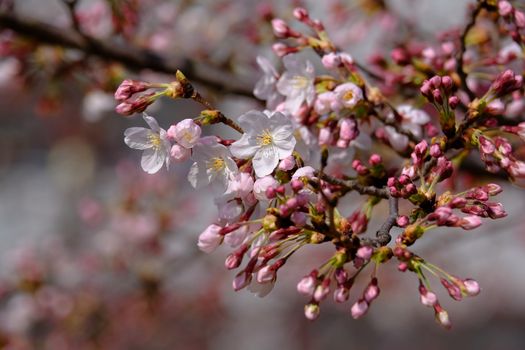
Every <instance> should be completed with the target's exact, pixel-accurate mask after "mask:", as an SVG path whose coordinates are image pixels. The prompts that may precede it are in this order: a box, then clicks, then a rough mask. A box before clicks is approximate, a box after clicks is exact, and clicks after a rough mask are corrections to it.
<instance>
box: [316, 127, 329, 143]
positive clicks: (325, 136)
mask: <svg viewBox="0 0 525 350" xmlns="http://www.w3.org/2000/svg"><path fill="white" fill-rule="evenodd" d="M318 140H319V145H320V146H328V145H330V144H331V143H332V131H331V129H330V128H328V127H324V128H321V129H320V130H319V138H318Z"/></svg>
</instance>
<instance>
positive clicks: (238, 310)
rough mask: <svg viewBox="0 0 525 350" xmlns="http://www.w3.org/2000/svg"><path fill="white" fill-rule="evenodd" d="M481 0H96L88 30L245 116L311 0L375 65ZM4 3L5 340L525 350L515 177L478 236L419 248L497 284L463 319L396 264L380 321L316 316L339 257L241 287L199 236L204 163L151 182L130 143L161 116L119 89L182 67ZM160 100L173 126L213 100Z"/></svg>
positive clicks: (521, 201)
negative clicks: (136, 107) (308, 284)
mask: <svg viewBox="0 0 525 350" xmlns="http://www.w3.org/2000/svg"><path fill="white" fill-rule="evenodd" d="M470 2H472V1H470ZM468 4H469V1H466V0H461V1H459V0H442V1H439V2H436V1H432V0H418V1H415V0H412V1H411V0H395V1H394V0H392V1H387V2H386V3H383V2H381V1H357V0H356V1H352V0H347V1H342V0H327V1H315V0H310V1H293V0H290V1H269V0H268V1H265V2H259V1H251V0H235V1H233V0H232V1H223V0H202V1H192V0H180V1H178V0H173V1H167V0H165V1H161V0H144V1H132V0H129V1H127V0H107V1H104V0H81V1H78V2H77V3H76V4H75V6H76V7H75V11H76V13H77V16H78V18H79V19H80V30H81V32H83V33H87V34H88V35H90V36H92V37H94V38H96V39H97V40H100V41H102V42H105V43H109V44H114V45H116V46H119V45H123V46H125V47H127V46H132V47H135V48H141V50H142V49H144V50H148V52H150V53H154V54H155V55H159V56H162V57H164V59H165V60H166V61H165V62H167V66H168V68H169V67H185V68H187V70H184V72H186V71H188V70H189V71H190V74H188V76H189V77H190V79H192V78H193V81H195V83H196V85H197V86H198V88H199V90H201V91H202V92H203V94H204V95H206V96H207V97H209V98H210V99H212V100H213V101H214V103H216V105H217V106H218V107H219V108H220V109H221V110H223V111H224V112H225V113H226V114H227V115H231V116H238V115H240V114H242V113H244V112H245V111H247V110H249V109H252V108H262V105H261V104H260V102H258V101H256V100H254V99H252V98H251V97H249V96H250V93H251V90H252V87H253V85H254V83H255V82H256V80H257V79H258V77H259V76H260V73H259V71H258V69H257V66H256V64H255V57H256V56H257V55H258V54H259V55H264V56H266V57H268V58H270V59H272V60H273V61H275V62H276V61H277V60H276V58H275V56H274V55H273V53H272V52H271V44H272V43H273V40H274V39H273V36H272V31H271V26H270V24H269V18H271V17H272V16H276V17H281V18H285V19H290V18H291V17H292V16H291V11H292V9H293V8H294V7H295V6H297V5H301V6H304V7H306V8H308V9H310V10H311V11H312V14H313V16H314V17H316V18H320V19H322V20H323V22H324V23H325V24H326V26H327V30H328V32H329V33H330V34H331V35H332V38H333V40H334V41H335V42H336V43H337V44H338V45H340V46H341V47H342V48H343V49H345V50H346V51H347V52H350V53H351V54H352V55H353V56H354V57H355V58H356V60H360V61H362V62H366V59H367V57H368V56H369V55H370V54H372V53H374V52H375V51H374V50H377V47H378V46H379V47H382V45H385V44H384V43H387V42H391V41H392V40H396V38H400V37H401V38H402V37H403V36H407V35H411V34H412V33H414V32H417V33H419V35H421V38H422V39H424V38H426V39H428V38H432V37H433V36H434V35H435V34H437V33H439V32H442V31H447V30H450V29H453V28H459V27H460V26H461V25H462V24H464V23H465V16H466V9H467V5H468ZM0 11H1V12H0V13H2V16H3V17H2V18H1V20H0V53H1V54H2V58H1V59H0V111H1V112H0V125H1V127H0V260H1V264H0V274H1V276H2V277H1V279H0V344H1V346H2V348H5V349H52V350H59V349H148V350H150V349H151V350H156V349H159V350H160V349H254V350H259V349H261V350H265V349H271V348H277V349H325V348H332V349H337V348H343V347H344V348H351V349H355V350H358V349H387V348H388V349H444V348H447V349H465V348H466V349H495V350H496V349H525V298H523V297H522V296H523V295H524V293H525V270H524V269H523V266H525V230H524V229H523V223H524V221H523V216H522V212H523V208H524V207H525V206H524V205H525V196H524V192H523V190H521V189H519V188H517V187H512V186H510V185H506V186H505V191H504V193H503V194H502V195H500V197H498V199H499V200H500V201H501V202H502V203H503V204H504V205H505V208H506V209H507V211H508V214H509V215H508V217H507V218H506V219H504V220H501V221H497V222H494V221H490V222H487V223H486V224H485V225H484V226H483V229H480V230H476V231H473V232H469V231H461V232H459V231H457V230H455V231H452V230H437V231H436V232H432V235H429V237H428V239H425V240H423V242H421V244H420V245H419V246H418V247H417V249H416V251H417V253H418V254H420V255H422V256H424V257H425V258H426V259H427V260H429V261H432V262H433V263H435V264H437V265H439V266H442V267H444V268H445V269H446V270H447V271H450V272H452V273H454V274H456V275H458V276H463V277H472V278H475V279H476V280H478V281H479V282H480V284H481V286H482V288H483V289H482V292H481V294H480V295H479V296H478V297H476V298H472V299H468V300H465V301H463V302H461V303H458V302H455V301H453V300H451V299H450V298H448V297H447V296H446V294H445V293H442V294H440V295H439V296H440V300H441V301H442V304H443V306H444V307H445V308H446V309H447V310H448V311H449V314H450V315H451V319H452V322H453V324H454V326H453V329H452V330H450V331H444V330H443V329H441V328H440V327H439V326H438V325H436V324H435V322H434V321H433V317H434V315H433V312H432V311H431V310H429V309H427V308H425V307H424V306H422V305H421V304H420V303H419V295H418V293H417V280H416V279H415V278H414V277H413V276H409V275H408V274H401V273H398V272H396V269H395V266H393V265H394V264H391V265H392V266H390V267H389V268H385V269H383V270H382V271H381V273H380V286H381V297H380V298H379V299H378V300H377V301H376V302H375V303H374V305H373V307H372V308H371V310H370V312H369V313H368V315H367V316H366V317H364V318H363V319H361V320H358V321H355V320H353V319H352V318H351V316H350V312H349V309H350V306H351V304H344V305H342V306H341V305H335V304H334V303H332V302H325V303H324V304H323V306H322V308H323V310H322V312H321V316H320V318H319V319H318V320H317V321H315V322H309V321H307V320H306V319H305V318H304V316H303V306H304V303H305V302H307V300H305V299H303V297H302V296H300V295H298V294H297V292H296V284H297V281H298V280H299V279H300V278H301V277H302V276H303V275H305V274H307V273H308V272H309V271H310V270H311V268H313V267H315V266H317V265H318V264H319V263H320V262H322V261H323V259H324V258H326V257H327V256H328V254H329V253H328V251H325V252H323V251H322V249H321V250H320V251H318V250H317V249H316V250H310V251H306V252H302V254H299V255H297V256H294V258H293V259H292V260H291V261H290V262H289V263H288V264H287V265H286V267H285V268H283V269H282V270H280V272H279V282H280V283H277V285H276V287H275V289H274V290H273V291H272V293H270V294H269V295H268V296H266V297H265V298H258V297H256V296H254V295H252V294H251V293H250V292H248V291H245V290H243V291H240V292H237V293H236V292H234V291H233V290H232V288H231V281H232V279H233V276H234V273H233V272H231V271H227V270H226V269H225V268H224V267H223V266H224V263H223V262H224V259H225V257H226V256H227V254H228V249H225V248H224V247H221V248H220V249H219V250H218V251H216V252H215V253H214V254H212V255H206V254H204V253H202V252H200V251H198V249H197V247H196V241H197V236H198V235H199V233H200V232H202V230H203V229H204V228H205V227H206V226H207V225H208V224H209V223H211V222H213V220H214V218H215V216H216V208H215V206H214V204H213V201H212V199H211V198H210V196H209V195H208V193H206V191H195V190H193V189H192V188H191V187H190V186H189V184H188V182H187V181H186V174H187V171H188V166H186V165H183V166H176V167H173V168H172V169H171V170H170V171H169V172H167V171H166V170H163V171H161V172H160V173H158V174H156V175H147V174H145V173H143V172H142V171H141V169H140V154H139V153H140V152H136V151H133V150H130V149H129V148H127V147H126V146H125V144H124V142H123V131H124V130H125V129H126V128H128V127H132V126H143V121H142V119H141V118H140V117H138V116H135V117H131V118H123V117H120V116H118V115H116V113H114V112H113V110H114V107H115V105H116V103H115V101H114V100H113V91H114V90H115V88H116V87H117V86H118V84H119V83H120V82H121V81H122V80H123V79H126V78H140V79H143V80H146V81H165V82H168V81H170V80H172V75H170V74H169V72H166V71H165V70H164V71H162V69H161V70H160V71H159V70H151V69H146V67H140V64H138V65H137V64H135V66H133V65H129V64H128V65H126V64H121V63H119V62H114V61H113V60H111V59H104V58H103V57H100V56H99V55H97V54H96V53H93V52H84V51H82V50H79V49H78V48H77V49H74V48H73V49H71V48H64V47H62V46H61V45H59V46H54V45H41V43H42V42H46V43H47V44H49V37H48V36H46V33H45V32H44V31H42V30H39V29H40V27H39V25H45V26H52V28H58V32H59V33H62V34H64V35H65V36H66V39H67V37H68V36H70V35H73V36H75V35H76V34H75V30H74V29H73V27H74V26H75V23H74V21H72V20H71V16H70V13H69V12H68V11H69V6H68V2H67V1H59V0H11V1H5V0H1V1H0ZM4 14H8V15H4ZM394 14H395V15H394ZM12 17H14V18H17V19H19V20H23V21H24V23H22V24H26V25H27V24H29V26H26V27H24V26H23V25H21V24H20V23H18V22H16V23H15V24H13V21H12ZM10 21H11V22H10ZM35 23H36V24H37V25H36V26H35ZM20 32H22V33H24V34H26V36H19V35H18V33H20ZM76 37H77V36H75V38H76ZM66 39H64V40H66ZM74 40H76V39H73V42H74ZM53 44H56V43H53ZM59 44H61V43H59ZM62 44H63V43H62ZM66 46H68V45H66ZM69 46H71V45H69ZM385 48H388V47H386V46H385ZM130 52H132V51H130ZM133 52H134V51H133ZM143 53H144V52H143V51H140V50H139V51H137V55H139V54H140V55H142V54H143ZM137 57H138V56H137ZM140 57H142V56H140ZM152 57H153V58H152ZM155 57H156V56H147V58H148V59H151V60H153V61H154V60H155ZM148 62H149V61H148ZM137 66H138V67H137ZM137 68H138V69H137ZM168 70H169V69H168ZM153 107H154V108H150V109H148V112H149V113H150V114H153V115H155V116H156V117H157V118H158V120H159V123H160V124H161V126H163V127H164V128H167V127H168V126H169V125H170V124H171V123H172V122H173V121H175V120H180V119H183V118H188V117H193V116H196V115H197V114H198V113H199V111H200V108H199V106H198V105H196V104H194V103H192V102H187V101H168V100H162V101H161V103H160V104H158V103H157V104H155V105H154V106H153ZM188 165H189V164H188ZM487 179H489V178H487ZM492 181H496V182H498V179H496V180H494V179H492ZM500 182H503V181H500ZM374 224H375V223H374V222H372V223H371V226H370V227H373V225H374ZM357 290H359V288H357ZM351 295H352V294H351Z"/></svg>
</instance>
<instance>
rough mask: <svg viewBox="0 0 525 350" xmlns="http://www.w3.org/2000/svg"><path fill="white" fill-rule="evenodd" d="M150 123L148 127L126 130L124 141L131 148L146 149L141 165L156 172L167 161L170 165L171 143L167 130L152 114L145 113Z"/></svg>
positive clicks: (145, 118)
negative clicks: (160, 125)
mask: <svg viewBox="0 0 525 350" xmlns="http://www.w3.org/2000/svg"><path fill="white" fill-rule="evenodd" d="M143 118H144V120H145V121H146V123H147V124H148V125H149V127H150V128H149V129H148V128H141V127H133V128H128V129H126V131H124V136H125V137H124V142H125V143H126V145H128V146H129V147H130V148H133V149H138V150H144V152H143V153H142V159H141V166H142V169H144V171H145V172H147V173H148V174H155V173H156V172H157V171H159V170H160V168H162V165H164V163H166V167H168V166H169V159H170V158H169V155H170V148H171V144H170V142H169V141H168V136H167V133H166V130H164V129H162V128H161V127H159V124H158V123H157V121H156V120H155V118H153V117H152V116H149V115H147V114H144V115H143Z"/></svg>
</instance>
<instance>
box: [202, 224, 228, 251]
mask: <svg viewBox="0 0 525 350" xmlns="http://www.w3.org/2000/svg"><path fill="white" fill-rule="evenodd" d="M221 230H222V227H220V226H219V225H215V224H212V225H210V226H208V227H207V228H206V229H205V230H204V231H203V232H202V233H201V234H200V235H199V241H198V243H197V246H198V247H199V249H200V250H202V251H203V252H205V253H211V252H213V251H214V250H215V249H216V248H217V247H218V246H219V245H220V244H221V242H222V238H223V236H222V235H221V234H220V232H221Z"/></svg>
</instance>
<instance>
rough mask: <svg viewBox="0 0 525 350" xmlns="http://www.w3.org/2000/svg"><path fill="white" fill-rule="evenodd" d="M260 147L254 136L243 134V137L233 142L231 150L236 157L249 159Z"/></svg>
mask: <svg viewBox="0 0 525 350" xmlns="http://www.w3.org/2000/svg"><path fill="white" fill-rule="evenodd" d="M258 149H259V145H257V143H256V140H255V138H254V137H252V136H249V135H247V134H243V135H242V137H241V138H240V139H239V140H237V141H235V142H234V143H232V144H231V146H230V152H231V153H232V155H233V156H234V157H237V158H241V159H248V158H250V157H252V156H253V155H254V154H255V152H257V150H258Z"/></svg>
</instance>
